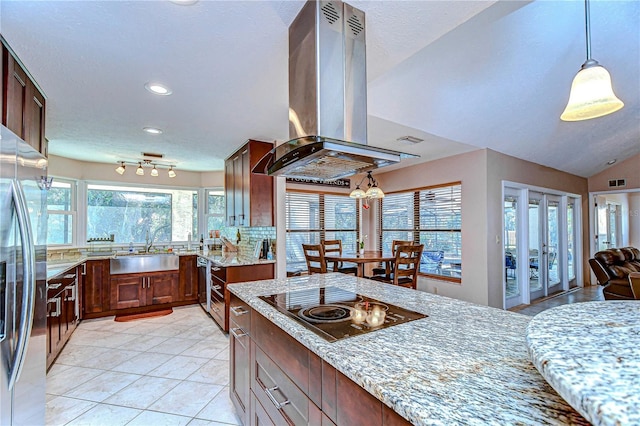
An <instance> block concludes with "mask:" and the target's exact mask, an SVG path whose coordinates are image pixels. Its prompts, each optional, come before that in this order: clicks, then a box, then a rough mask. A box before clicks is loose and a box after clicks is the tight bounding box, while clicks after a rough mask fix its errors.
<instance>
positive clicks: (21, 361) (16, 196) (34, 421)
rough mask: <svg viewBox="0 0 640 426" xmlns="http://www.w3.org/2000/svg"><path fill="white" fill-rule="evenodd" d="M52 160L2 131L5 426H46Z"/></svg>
mask: <svg viewBox="0 0 640 426" xmlns="http://www.w3.org/2000/svg"><path fill="white" fill-rule="evenodd" d="M46 176H47V160H46V159H45V158H44V157H43V156H42V155H40V153H39V152H37V151H36V150H34V149H33V148H32V147H31V146H29V145H28V144H27V143H25V142H24V141H22V140H21V139H20V138H18V137H17V136H16V135H15V134H13V133H12V132H11V131H10V130H8V129H7V128H5V127H4V126H1V128H0V239H1V246H0V425H43V424H44V422H45V417H44V410H45V375H46V373H45V362H46V342H47V337H46V316H47V306H46V295H47V291H46V279H47V278H46V261H47V246H46V243H47V242H46V237H47V232H46V230H47V208H46V189H47V183H48V182H47V177H46Z"/></svg>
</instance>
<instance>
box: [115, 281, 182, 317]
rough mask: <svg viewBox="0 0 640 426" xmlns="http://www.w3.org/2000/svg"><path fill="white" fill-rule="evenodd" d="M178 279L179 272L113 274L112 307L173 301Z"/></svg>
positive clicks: (122, 307)
mask: <svg viewBox="0 0 640 426" xmlns="http://www.w3.org/2000/svg"><path fill="white" fill-rule="evenodd" d="M178 281H179V273H178V272H155V273H143V274H119V275H112V276H111V286H110V309H111V310H119V309H127V308H139V307H142V306H149V305H162V304H166V303H172V302H173V301H174V297H177V295H178Z"/></svg>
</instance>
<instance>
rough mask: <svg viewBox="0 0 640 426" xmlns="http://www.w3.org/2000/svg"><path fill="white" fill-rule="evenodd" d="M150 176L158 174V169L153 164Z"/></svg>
mask: <svg viewBox="0 0 640 426" xmlns="http://www.w3.org/2000/svg"><path fill="white" fill-rule="evenodd" d="M151 176H158V169H156V165H155V164H154V165H153V169H151Z"/></svg>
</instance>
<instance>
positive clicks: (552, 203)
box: [503, 184, 581, 308]
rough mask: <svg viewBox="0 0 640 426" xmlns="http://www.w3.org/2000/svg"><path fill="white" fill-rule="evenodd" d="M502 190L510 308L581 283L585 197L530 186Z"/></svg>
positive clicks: (506, 288)
mask: <svg viewBox="0 0 640 426" xmlns="http://www.w3.org/2000/svg"><path fill="white" fill-rule="evenodd" d="M514 185H518V184H514ZM554 192H555V191H554ZM503 195H504V199H503V214H504V219H503V231H504V234H503V248H504V268H505V273H504V306H505V308H510V307H513V306H516V305H520V304H529V303H531V302H532V301H534V300H536V299H539V298H543V297H547V296H549V295H552V294H554V293H557V292H559V291H563V290H568V289H569V288H571V287H575V286H577V283H578V278H577V277H578V275H579V274H580V271H579V268H578V267H577V265H580V261H579V259H580V256H581V253H580V250H579V247H580V234H579V232H578V231H579V229H580V222H581V218H580V197H579V196H575V195H573V194H561V193H552V192H546V191H545V190H544V189H543V188H529V187H527V186H525V185H522V186H520V187H517V186H516V187H512V186H506V185H505V186H504V188H503Z"/></svg>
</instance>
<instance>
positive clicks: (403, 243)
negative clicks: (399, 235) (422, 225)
mask: <svg viewBox="0 0 640 426" xmlns="http://www.w3.org/2000/svg"><path fill="white" fill-rule="evenodd" d="M411 244H413V241H407V240H393V242H392V243H391V253H393V254H394V255H395V254H396V250H397V249H398V247H399V246H408V245H411Z"/></svg>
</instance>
